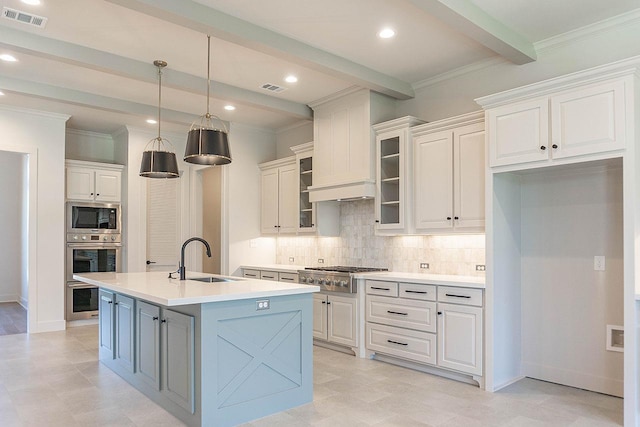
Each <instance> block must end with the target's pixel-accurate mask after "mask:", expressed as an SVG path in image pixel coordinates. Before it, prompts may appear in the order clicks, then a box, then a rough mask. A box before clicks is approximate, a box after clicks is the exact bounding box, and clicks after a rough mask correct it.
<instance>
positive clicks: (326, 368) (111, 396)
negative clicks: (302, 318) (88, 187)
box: [0, 326, 622, 427]
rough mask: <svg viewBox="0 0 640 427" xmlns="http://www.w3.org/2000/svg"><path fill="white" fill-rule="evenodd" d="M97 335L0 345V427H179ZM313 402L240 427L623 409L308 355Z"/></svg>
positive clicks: (577, 422)
mask: <svg viewBox="0 0 640 427" xmlns="http://www.w3.org/2000/svg"><path fill="white" fill-rule="evenodd" d="M97 333H98V328H97V326H84V327H77V328H70V329H68V330H67V331H64V332H50V333H44V334H32V335H26V334H21V335H6V336H0V425H2V426H3V427H9V426H11V427H13V426H38V427H39V426H47V427H56V426H65V427H67V426H182V424H181V423H180V422H179V421H178V420H177V419H175V418H174V417H173V416H171V415H170V414H168V413H167V412H166V411H164V410H163V409H162V408H160V407H159V406H157V405H156V404H155V403H153V402H152V401H150V400H149V399H147V398H146V397H145V396H143V395H142V394H141V393H139V392H138V391H137V390H135V389H133V388H132V387H130V386H129V385H128V384H127V383H125V382H124V381H123V380H122V379H120V377H118V376H117V375H115V374H114V373H113V372H111V371H110V370H109V369H107V368H105V367H104V366H101V365H100V364H99V362H98V361H97ZM314 358H315V360H314V379H315V386H314V401H313V403H310V404H307V405H304V406H301V407H298V408H294V409H291V410H289V411H286V412H283V413H280V414H276V415H272V416H270V417H266V418H262V419H260V420H256V421H253V422H251V423H248V424H246V425H245V427H269V426H287V427H289V426H292V427H296V426H331V427H340V426H348V427H358V426H378V427H382V426H403V427H404V426H463V427H474V426H508V427H515V426H518V427H520V426H522V427H529V426H532V427H533V426H575V427H587V426H589V427H595V426H616V425H622V399H618V398H614V397H609V396H604V395H601V394H597V393H590V392H586V391H583V390H578V389H573V388H569V387H563V386H559V385H555V384H550V383H545V382H541V381H535V380H530V379H525V380H522V381H520V382H518V383H516V384H514V385H512V386H510V387H508V388H506V389H504V390H502V391H500V392H498V393H486V392H483V391H481V390H479V389H478V388H477V387H473V386H470V385H466V384H461V383H458V382H455V381H451V380H447V379H444V378H440V377H436V376H432V375H428V374H423V373H420V372H416V371H412V370H408V369H404V368H400V367H396V366H392V365H389V364H385V363H382V362H377V361H372V360H366V359H356V358H355V357H353V356H348V355H345V354H342V353H337V352H334V351H331V350H327V349H323V348H319V347H314Z"/></svg>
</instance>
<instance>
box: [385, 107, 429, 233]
mask: <svg viewBox="0 0 640 427" xmlns="http://www.w3.org/2000/svg"><path fill="white" fill-rule="evenodd" d="M423 123H425V122H424V121H422V120H420V119H417V118H415V117H410V116H407V117H402V118H400V119H395V120H390V121H387V122H383V123H379V124H376V125H374V126H373V129H374V131H375V132H376V204H375V209H376V212H375V218H376V219H375V221H376V224H375V225H376V234H383V235H386V234H400V233H410V232H411V231H412V230H411V228H412V227H411V226H412V220H411V218H412V210H413V209H412V203H411V202H412V200H413V197H412V194H411V193H412V189H413V184H412V174H413V164H412V158H413V155H412V152H413V147H412V144H411V141H410V135H411V133H410V128H411V127H412V126H416V125H419V124H423Z"/></svg>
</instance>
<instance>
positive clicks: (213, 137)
mask: <svg viewBox="0 0 640 427" xmlns="http://www.w3.org/2000/svg"><path fill="white" fill-rule="evenodd" d="M184 161H185V162H189V163H195V164H197V165H226V164H229V163H231V150H229V137H228V134H227V133H226V132H224V131H221V130H219V129H202V128H200V129H191V130H190V131H189V134H188V136H187V148H186V149H185V152H184Z"/></svg>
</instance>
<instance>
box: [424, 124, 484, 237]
mask: <svg viewBox="0 0 640 427" xmlns="http://www.w3.org/2000/svg"><path fill="white" fill-rule="evenodd" d="M484 140H485V135H484V115H483V114H482V113H481V112H477V113H471V114H465V115H462V116H458V117H454V118H451V119H446V120H441V121H438V122H434V123H429V124H425V125H420V126H416V127H414V128H412V141H413V162H414V163H413V170H414V172H413V182H414V185H413V186H414V188H413V198H414V225H415V230H416V231H417V232H420V233H450V232H467V233H468V232H483V231H484V218H485V212H484V194H485V193H484V176H485V141H484Z"/></svg>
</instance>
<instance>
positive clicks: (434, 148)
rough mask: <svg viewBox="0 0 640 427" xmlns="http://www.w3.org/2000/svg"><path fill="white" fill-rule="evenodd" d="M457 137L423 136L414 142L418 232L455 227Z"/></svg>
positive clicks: (416, 222) (441, 134)
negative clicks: (454, 140)
mask: <svg viewBox="0 0 640 427" xmlns="http://www.w3.org/2000/svg"><path fill="white" fill-rule="evenodd" d="M452 140H453V134H452V132H451V131H443V132H436V133H432V134H429V135H422V136H419V137H417V138H416V139H415V140H414V147H413V153H414V160H415V163H414V167H413V171H414V179H415V184H414V201H415V225H416V228H418V229H444V228H451V227H452V226H453V144H452Z"/></svg>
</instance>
